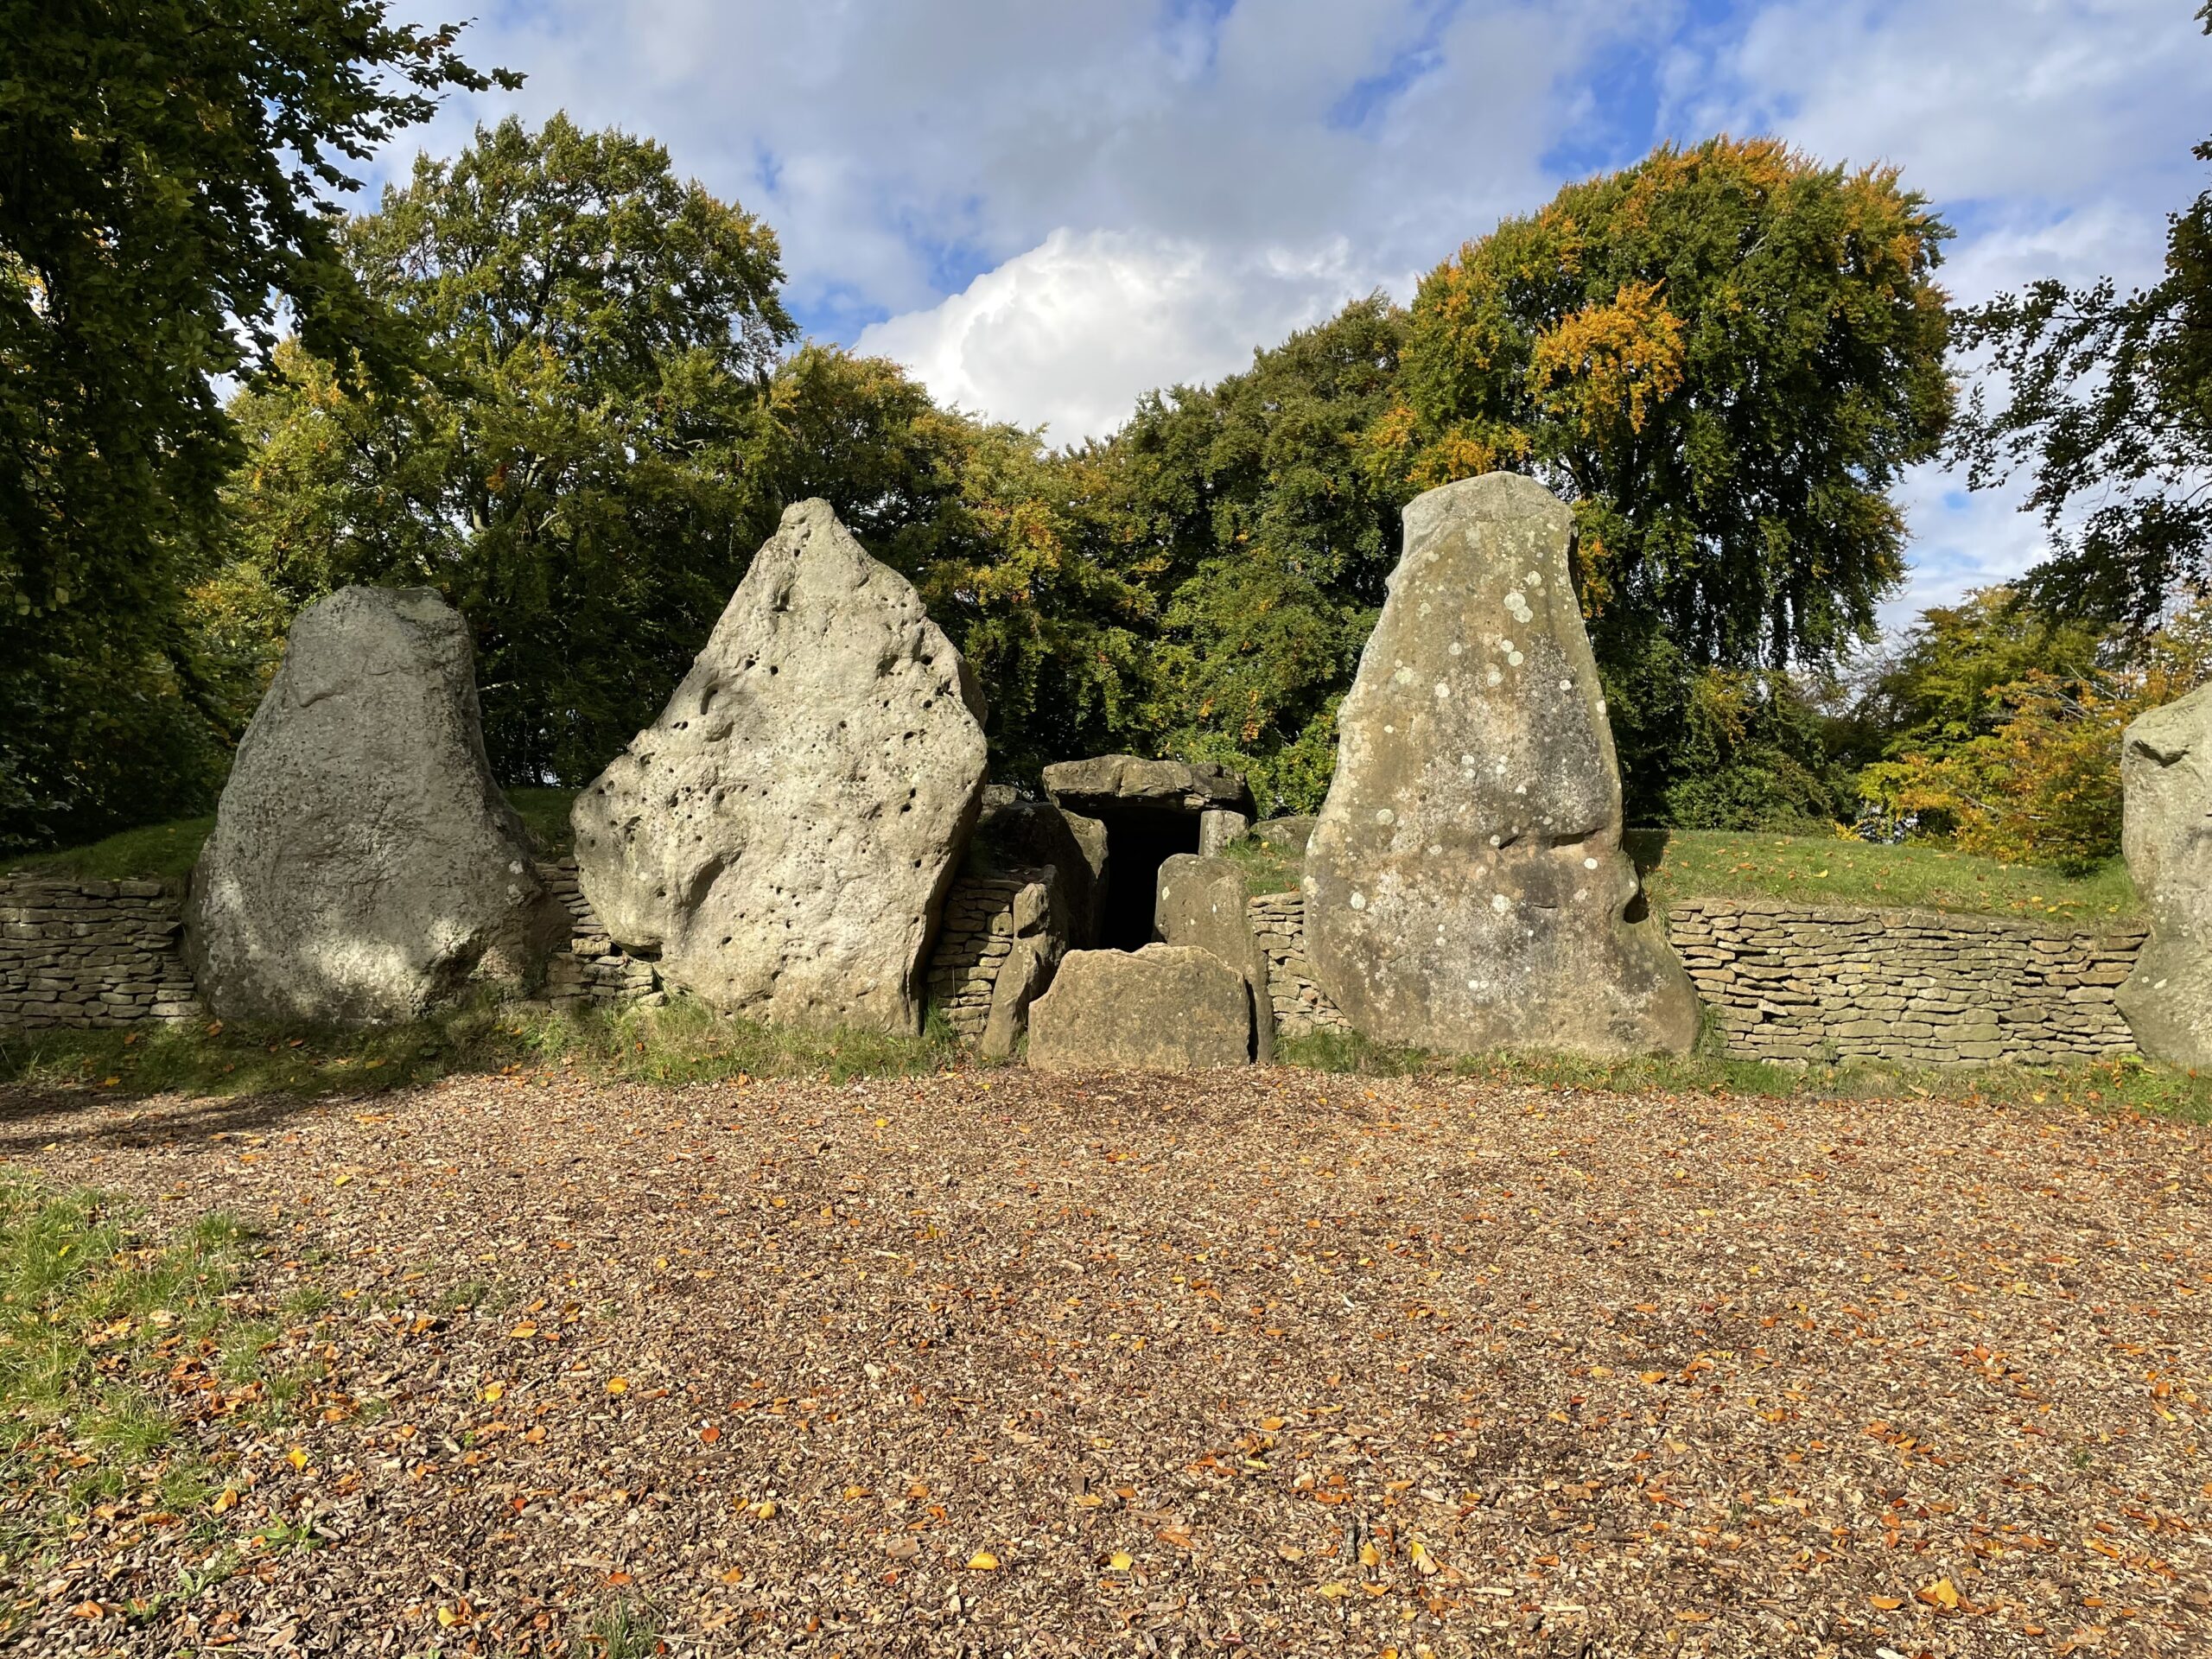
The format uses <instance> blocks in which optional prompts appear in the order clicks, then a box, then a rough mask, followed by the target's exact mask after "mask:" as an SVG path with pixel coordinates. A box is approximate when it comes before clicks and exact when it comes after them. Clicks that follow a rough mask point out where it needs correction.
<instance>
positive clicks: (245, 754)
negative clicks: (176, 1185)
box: [184, 588, 558, 1026]
mask: <svg viewBox="0 0 2212 1659" xmlns="http://www.w3.org/2000/svg"><path fill="white" fill-rule="evenodd" d="M557 919H558V918H556V916H555V915H554V913H553V912H552V908H551V906H550V905H549V904H547V902H546V900H545V895H544V890H543V887H541V886H540V885H539V883H538V880H537V871H536V868H535V866H534V865H533V864H532V862H531V850H530V837H529V834H528V832H527V831H526V830H524V828H523V825H522V822H521V820H520V819H518V817H516V816H515V814H514V812H513V810H512V808H510V807H509V806H508V804H507V802H506V798H505V796H503V795H502V794H500V792H499V785H497V784H495V783H493V781H492V769H491V767H490V766H489V765H487V764H486V760H485V758H484V736H483V731H482V728H481V724H480V718H479V715H478V712H477V703H476V678H475V668H474V653H473V652H472V650H471V647H470V644H469V635H468V625H467V623H466V622H464V621H463V620H461V615H460V613H458V612H456V611H454V609H453V608H452V607H450V606H448V604H446V602H445V601H443V600H442V599H440V598H439V597H438V596H437V594H434V593H432V592H431V591H430V590H429V588H340V589H339V591H338V592H336V593H334V594H331V595H330V597H329V598H327V599H325V600H323V601H321V602H320V603H318V604H315V605H313V606H310V607H308V609H307V610H305V611H303V612H302V613H300V617H299V620H297V621H296V622H294V623H293V625H292V631H291V636H290V638H289V640H288V641H287V643H286V645H285V650H284V662H283V667H281V668H280V669H278V670H277V677H276V679H275V680H274V681H273V682H272V683H270V688H269V692H268V695H267V696H264V697H263V698H262V700H261V707H260V708H259V709H257V710H255V712H254V716H253V723H252V724H251V726H249V727H248V728H246V734H245V740H244V741H242V742H240V743H239V745H238V758H237V760H236V761H235V762H234V763H233V764H232V767H231V777H230V781H229V783H228V784H226V785H225V786H224V789H223V798H222V803H221V804H220V805H219V807H218V808H217V810H216V814H215V829H214V833H213V835H211V836H209V837H208V838H207V846H206V847H205V849H203V850H202V851H201V853H200V863H199V866H198V868H196V869H195V870H194V873H193V879H192V890H191V893H190V896H189V898H188V900H187V903H186V906H185V933H184V948H185V954H186V957H187V959H188V961H189V962H190V963H191V965H192V969H193V973H194V976H195V977H196V978H197V979H198V981H199V983H200V995H201V996H202V997H203V998H204V999H205V1000H206V1001H207V1006H208V1007H210V1008H211V1009H213V1011H214V1012H215V1013H216V1014H219V1015H221V1016H222V1017H224V1018H225V1019H255V1020H283V1021H300V1022H306V1023H309V1024H314V1025H329V1026H358V1025H375V1024H383V1023H385V1022H389V1021H394V1020H411V1019H415V1018H416V1017H418V1016H420V1015H421V1014H424V1013H426V1012H428V1011H429V1009H430V1008H432V1007H435V1005H437V1004H438V1003H440V1002H442V1001H447V1000H448V999H449V998H450V997H452V996H453V995H454V994H455V993H457V992H458V991H460V990H461V988H462V987H463V986H464V984H466V983H467V982H468V981H469V980H470V979H471V978H477V979H489V980H499V981H507V982H522V981H524V980H526V979H528V978H529V976H531V974H533V973H534V972H535V971H536V970H537V965H538V958H539V957H540V956H541V955H542V953H543V950H545V949H546V948H547V947H548V946H549V945H550V943H551V936H552V932H553V930H554V928H555V926H556V923H557Z"/></svg>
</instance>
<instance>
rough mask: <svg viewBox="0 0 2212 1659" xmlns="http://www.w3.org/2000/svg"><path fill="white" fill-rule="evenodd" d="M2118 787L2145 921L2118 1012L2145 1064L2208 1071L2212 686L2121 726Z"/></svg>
mask: <svg viewBox="0 0 2212 1659" xmlns="http://www.w3.org/2000/svg"><path fill="white" fill-rule="evenodd" d="M2120 787H2121V790H2122V791H2123V799H2124V802H2125V805H2124V807H2123V809H2122V810H2123V816H2122V819H2121V830H2120V848H2121V851H2122V852H2123V853H2124V854H2125V855H2126V859H2127V873H2128V874H2129V875H2130V876H2132V877H2133V879H2134V881H2135V890H2136V891H2137V892H2138V893H2141V894H2142V895H2143V902H2144V906H2145V908H2146V909H2148V910H2149V912H2151V937H2150V938H2149V939H2148V940H2147V941H2146V942H2145V944H2144V946H2143V953H2142V955H2141V956H2139V957H2137V958H2136V960H2135V968H2134V971H2133V972H2132V973H2131V974H2129V976H2127V981H2126V983H2125V984H2123V985H2122V986H2121V987H2120V992H2119V998H2118V1000H2119V1002H2120V1013H2121V1014H2124V1015H2125V1016H2126V1020H2127V1026H2128V1029H2129V1030H2130V1031H2132V1032H2133V1033H2135V1041H2136V1043H2137V1045H2138V1046H2139V1047H2140V1048H2141V1049H2142V1051H2143V1052H2145V1054H2148V1055H2150V1056H2151V1057H2152V1058H2153V1059H2160V1060H2164V1061H2166V1062H2168V1063H2169V1064H2171V1065H2182V1066H2190V1067H2196V1068H2203V1067H2207V1066H2212V685H2208V686H2200V687H2198V688H2197V689H2196V690H2194V691H2192V692H2190V694H2189V695H2188V696H2185V697H2183V698H2180V699H2179V700H2178V701H2177V702H2170V703H2167V704H2165V705H2164V707H2163V708H2158V709H2152V710H2150V711H2149V712H2148V713H2146V714H2143V715H2138V716H2136V718H2135V719H2134V720H2133V721H2131V722H2130V723H2129V725H2128V728H2127V730H2126V733H2125V734H2123V735H2122V737H2121V739H2120Z"/></svg>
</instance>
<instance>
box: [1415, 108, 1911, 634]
mask: <svg viewBox="0 0 2212 1659" xmlns="http://www.w3.org/2000/svg"><path fill="white" fill-rule="evenodd" d="M1948 235H1949V232H1948V229H1947V228H1946V227H1945V226H1944V225H1943V223H1942V220H1941V219H1938V218H1937V217H1936V214H1935V213H1933V212H1932V211H1930V209H1929V207H1928V205H1927V203H1926V202H1925V201H1924V200H1923V198H1922V197H1920V196H1919V195H1918V194H1916V193H1914V192H1912V191H1910V190H1906V189H1904V188H1902V186H1901V185H1900V183H1899V181H1898V175H1897V169H1896V168H1888V167H1880V168H1862V169H1859V170H1857V171H1851V170H1847V169H1846V168H1841V167H1828V166H1824V165H1822V164H1821V163H1819V162H1815V161H1813V160H1812V159H1810V158H1809V157H1808V156H1803V155H1801V154H1799V153H1797V152H1796V151H1794V150H1792V149H1789V148H1788V147H1786V146H1785V145H1783V144H1782V143H1779V142H1777V141H1776V140H1773V139H1754V140H1750V141H1737V140H1732V139H1728V138H1715V139H1713V140H1711V141H1710V142H1708V143H1703V144H1700V145H1698V146H1696V147H1695V148H1694V149H1676V148H1674V147H1673V146H1667V147H1663V148H1662V149H1659V150H1658V151H1656V153H1655V154H1653V155H1652V156H1650V157H1649V159H1648V160H1646V161H1644V162H1642V163H1640V164H1639V165H1637V166H1636V167H1632V168H1628V169H1626V170H1625V171H1624V172H1620V173H1616V174H1612V175H1607V176H1605V177H1601V178H1596V179H1592V180H1591V181H1588V182H1586V183H1582V184H1576V185H1571V186H1569V187H1568V188H1566V189H1564V190H1562V191H1561V192H1560V194H1559V195H1558V196H1557V197H1556V198H1555V199H1554V200H1553V201H1552V203H1551V205H1550V206H1548V207H1546V208H1544V209H1543V210H1542V211H1541V213H1536V214H1535V215H1534V216H1533V217H1530V218H1527V219H1507V220H1505V221H1503V223H1501V224H1500V225H1499V226H1498V227H1497V229H1496V230H1495V231H1493V232H1491V234H1490V235H1488V236H1486V237H1484V238H1480V239H1479V240H1477V241H1474V242H1471V243H1469V244H1467V245H1466V246H1465V247H1464V248H1463V249H1461V250H1460V251H1459V254H1458V255H1457V256H1456V257H1453V258H1452V259H1450V260H1447V261H1446V263H1445V264H1442V265H1440V266H1439V267H1438V268H1437V269H1436V270H1434V271H1433V272H1432V273H1430V275H1429V276H1428V277H1427V279H1426V280H1424V281H1423V282H1422V283H1421V289H1420V292H1419V294H1418V296H1417V297H1416V298H1415V300H1414V308H1413V316H1412V322H1411V327H1410V328H1409V331H1408V336H1407V342H1406V351H1405V374H1404V383H1403V397H1402V399H1401V401H1400V402H1399V403H1398V404H1397V405H1396V406H1395V407H1394V408H1393V409H1392V410H1390V411H1389V415H1388V416H1386V417H1385V419H1384V420H1383V422H1382V423H1380V424H1379V425H1378V426H1377V428H1376V431H1375V433H1374V435H1373V440H1374V443H1375V446H1376V451H1377V459H1378V461H1381V462H1382V463H1383V464H1386V465H1389V466H1395V467H1402V468H1403V469H1404V471H1405V472H1406V474H1408V476H1409V477H1410V479H1411V480H1412V481H1413V482H1414V484H1415V485H1416V486H1421V487H1423V488H1426V487H1428V486H1433V485H1437V484H1442V483H1446V482H1448V481H1449V480H1453V479H1458V478H1465V477H1469V476H1471V475H1473V474H1478V473H1482V472H1485V471H1489V470H1491V469H1493V468H1499V467H1503V468H1508V469H1511V470H1516V471H1525V472H1529V473H1532V474H1535V476H1537V477H1538V478H1540V479H1541V480H1543V481H1544V482H1545V483H1547V484H1548V485H1550V486H1552V487H1553V488H1554V489H1556V490H1558V491H1559V492H1560V493H1561V494H1562V495H1564V496H1566V497H1567V498H1568V499H1571V500H1572V501H1573V504H1574V507H1575V512H1576V518H1577V522H1578V524H1579V525H1580V543H1581V544H1580V570H1579V572H1578V575H1579V580H1580V582H1581V585H1582V590H1583V598H1584V601H1585V606H1586V609H1587V611H1588V612H1589V613H1590V614H1591V617H1592V627H1593V632H1595V633H1596V634H1597V635H1598V636H1599V639H1598V645H1599V658H1600V661H1601V663H1602V662H1603V661H1605V659H1606V658H1608V656H1616V657H1617V656H1618V655H1619V654H1620V652H1622V651H1623V650H1624V649H1627V647H1626V646H1625V645H1624V644H1617V645H1609V644H1608V641H1609V640H1611V641H1622V642H1624V641H1625V640H1627V639H1633V638H1635V637H1637V636H1648V635H1649V634H1651V633H1653V632H1663V633H1664V634H1665V635H1666V637H1667V638H1668V639H1669V640H1670V641H1671V642H1672V643H1673V644H1674V645H1675V647H1676V648H1677V649H1678V650H1680V651H1681V652H1683V653H1684V655H1685V656H1686V657H1687V658H1688V660H1689V661H1690V662H1691V663H1692V664H1695V665H1700V666H1702V665H1707V664H1719V665H1726V666H1754V665H1758V664H1765V665H1768V666H1770V667H1777V668H1779V667H1783V666H1787V665H1788V664H1791V663H1793V662H1803V661H1808V660H1812V661H1820V660H1824V659H1826V658H1828V657H1829V656H1830V655H1832V654H1833V653H1834V652H1836V651H1837V650H1838V649H1840V647H1842V646H1844V645H1847V644H1848V643H1849V642H1850V641H1852V640H1853V639H1858V638H1861V637H1866V636H1868V635H1870V634H1871V632H1872V628H1873V626H1874V612H1875V606H1876V603H1877V601H1879V600H1880V598H1881V597H1882V595H1883V594H1885V593H1886V592H1888V591H1889V590H1890V589H1891V588H1892V587H1893V586H1894V585H1895V584H1896V582H1897V581H1898V579H1899V577H1900V576H1901V575H1902V573H1903V569H1904V561H1903V545H1904V517H1903V514H1902V513H1901V512H1899V510H1898V508H1897V505H1896V504H1895V502H1894V501H1892V500H1891V496H1890V491H1891V488H1892V487H1893V486H1895V485H1896V483H1897V480H1898V477H1899V476H1900V474H1902V473H1903V471H1904V468H1905V467H1909V466H1910V465H1912V464H1913V463H1915V462H1916V461H1924V460H1927V459H1929V457H1930V456H1932V455H1933V454H1936V448H1937V445H1938V443H1939V442H1940V441H1941V440H1942V435H1943V433H1944V429H1945V427H1946V425H1947V423H1948V420H1949V418H1950V414H1951V409H1952V389H1951V385H1950V381H1949V379H1948V377H1947V376H1946V374H1945V372H1944V367H1943V353H1944V346H1945V340H1946V336H1947V321H1946V310H1945V300H1944V296H1943V293H1942V289H1940V288H1938V287H1937V286H1936V282H1935V280H1934V276H1933V273H1934V270H1935V268H1936V264H1937V262H1938V259H1939V257H1940V251H1941V249H1942V243H1943V242H1944V240H1945V239H1946V238H1947V237H1948Z"/></svg>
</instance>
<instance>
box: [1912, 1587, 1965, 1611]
mask: <svg viewBox="0 0 2212 1659" xmlns="http://www.w3.org/2000/svg"><path fill="white" fill-rule="evenodd" d="M1913 1593H1914V1595H1915V1597H1916V1599H1919V1600H1921V1601H1924V1602H1926V1603H1927V1604H1928V1605H1929V1606H1930V1607H1941V1608H1942V1610H1943V1611H1945V1612H1947V1613H1949V1612H1955V1611H1958V1605H1959V1586H1956V1585H1955V1584H1953V1583H1952V1582H1951V1581H1950V1580H1948V1579H1938V1580H1936V1582H1935V1583H1933V1584H1924V1585H1923V1586H1921V1587H1920V1588H1919V1589H1918V1590H1916V1591H1915V1592H1913Z"/></svg>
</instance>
